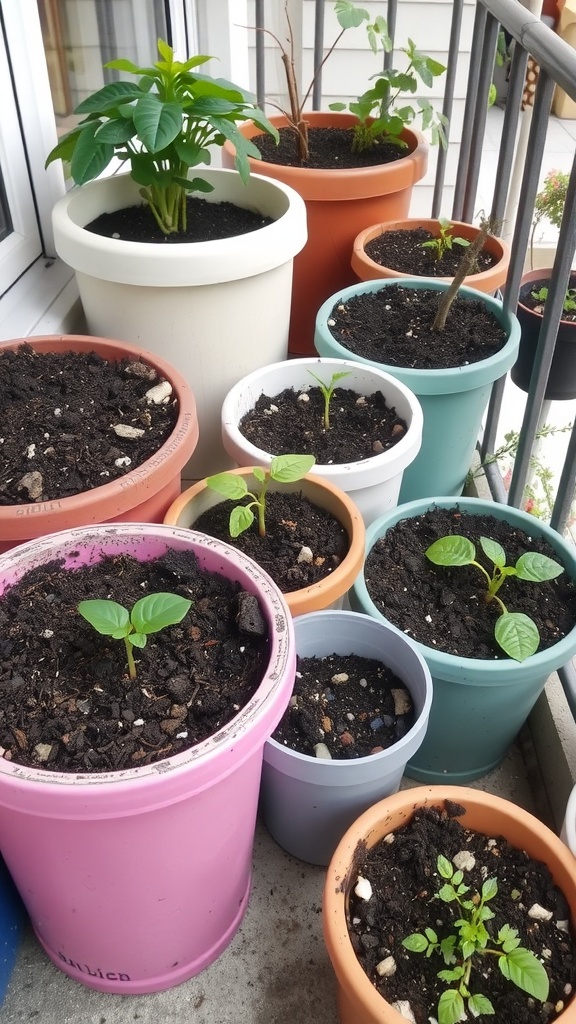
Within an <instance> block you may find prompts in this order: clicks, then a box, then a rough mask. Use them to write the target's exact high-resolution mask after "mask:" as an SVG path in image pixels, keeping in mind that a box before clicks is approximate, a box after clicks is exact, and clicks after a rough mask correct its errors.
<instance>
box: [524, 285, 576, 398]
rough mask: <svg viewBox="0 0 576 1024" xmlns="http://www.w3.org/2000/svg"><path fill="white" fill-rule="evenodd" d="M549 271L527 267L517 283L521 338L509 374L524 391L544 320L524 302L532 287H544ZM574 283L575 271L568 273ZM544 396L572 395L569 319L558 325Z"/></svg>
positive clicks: (573, 330) (574, 355) (575, 328)
mask: <svg viewBox="0 0 576 1024" xmlns="http://www.w3.org/2000/svg"><path fill="white" fill-rule="evenodd" d="M552 273H553V271H552V270H551V269H548V270H531V271H530V272H529V273H527V274H524V277H523V278H522V283H521V285H520V295H519V298H518V309H517V310H516V315H517V317H518V321H519V323H520V328H521V332H522V337H521V340H520V351H519V353H518V360H517V362H516V365H515V366H514V367H513V369H512V373H511V374H510V376H511V377H512V380H513V381H514V383H515V384H516V386H517V387H519V388H521V389H522V391H528V390H529V388H530V380H531V377H532V370H533V368H534V357H535V356H536V349H537V346H538V340H539V338H540V328H541V327H542V321H543V319H544V317H543V316H542V315H541V314H540V313H536V312H535V310H533V309H531V308H530V306H528V305H526V304H525V303H526V298H527V297H528V296H529V295H530V292H531V291H533V290H537V291H539V290H540V288H548V287H549V286H550V278H551V276H552ZM575 286H576V274H572V275H571V277H570V283H569V287H570V288H574V287H575ZM544 398H545V399H546V400H547V401H552V402H565V401H569V400H571V399H574V398H576V323H575V322H574V321H573V320H561V321H560V323H559V324H558V331H557V334H556V342H555V345H554V355H553V356H552V363H551V366H550V373H549V375H548V382H547V384H546V392H545V394H544Z"/></svg>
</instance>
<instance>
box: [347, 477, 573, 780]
mask: <svg viewBox="0 0 576 1024" xmlns="http://www.w3.org/2000/svg"><path fill="white" fill-rule="evenodd" d="M456 505H457V506H458V508H459V509H461V510H463V511H465V512H469V513H471V514H474V513H475V512H476V513H477V514H479V515H480V514H483V515H486V514H487V515H492V516H495V517H496V518H497V519H503V520H506V521H507V522H509V523H510V525H511V526H512V527H513V528H515V529H521V530H523V531H524V532H525V533H527V534H528V535H529V536H532V537H543V538H545V539H546V540H547V541H548V542H549V543H550V544H551V545H552V547H553V548H554V550H555V551H556V552H557V554H558V557H559V560H560V561H561V562H562V564H563V565H564V567H565V570H566V573H567V575H568V576H569V577H571V578H572V579H576V549H575V548H574V547H573V546H572V545H569V544H567V543H566V542H565V541H564V540H563V539H562V537H561V536H560V534H558V533H557V532H556V531H555V530H552V529H550V527H549V526H547V525H546V524H545V523H542V522H540V520H539V519H535V518H534V516H531V515H529V514H528V513H527V512H522V511H520V510H519V509H517V508H514V507H512V506H511V505H501V504H499V503H498V502H492V501H483V500H481V499H479V498H460V499H459V500H458V501H455V500H454V498H453V497H444V498H434V499H426V500H420V501H412V502H410V503H408V504H405V505H400V506H399V507H398V508H396V509H393V510H392V511H389V512H387V513H385V515H383V516H381V517H380V518H379V519H377V520H376V521H375V522H374V523H372V525H371V526H370V527H369V528H368V530H367V531H366V553H367V554H368V553H369V551H370V550H371V548H372V547H373V545H374V544H375V543H376V541H377V540H378V539H379V538H380V537H383V536H384V535H385V533H386V532H387V530H388V529H390V527H392V526H394V525H395V524H396V523H397V522H399V521H400V520H401V519H409V518H415V517H417V516H419V515H422V514H423V513H424V512H427V511H428V509H430V508H433V507H434V506H438V507H440V508H453V507H455V506H456ZM504 547H506V545H504ZM527 585H528V584H527ZM349 598H350V604H351V607H352V608H353V609H354V610H355V611H360V612H364V613H365V614H366V615H372V616H374V617H375V618H377V619H380V620H382V621H384V622H388V620H387V619H386V617H385V616H384V615H382V614H381V612H379V611H378V609H377V608H376V606H375V605H374V603H373V601H372V599H371V598H370V596H369V594H368V590H367V589H366V583H365V580H364V574H363V573H361V574H360V575H359V576H358V577H357V579H356V581H355V583H354V584H353V586H352V589H351V591H350V592H349ZM416 647H417V648H418V650H419V651H420V653H421V654H422V655H423V657H424V659H425V661H426V663H427V664H428V668H429V669H430V674H431V676H432V686H433V697H432V709H431V712H430V718H429V720H428V729H427V731H426V736H425V737H424V742H423V743H422V745H421V747H420V748H419V750H418V751H417V752H416V754H414V755H413V757H412V758H411V759H410V761H409V763H408V766H407V768H406V775H408V776H409V777H410V778H412V779H418V780H419V781H421V782H425V783H442V782H453V783H457V784H458V783H460V784H462V785H465V784H466V783H468V782H471V781H472V780H473V779H478V778H480V777H481V776H482V775H486V773H487V772H489V771H491V770H492V769H493V768H495V767H496V765H497V764H499V762H500V761H501V760H502V758H503V757H504V756H505V754H506V752H507V751H508V748H509V747H510V745H511V744H512V743H513V742H514V739H515V737H516V735H517V733H518V732H519V730H520V728H521V726H522V725H523V724H524V722H525V721H526V718H527V717H528V715H529V713H530V711H531V710H532V707H533V706H534V704H535V703H536V700H537V699H538V697H539V695H540V693H541V692H542V690H543V689H544V686H545V683H546V680H547V678H548V676H549V675H550V673H551V672H554V671H556V669H558V668H560V667H561V666H562V665H564V664H566V662H568V661H569V660H570V658H571V657H573V655H574V654H576V627H574V629H572V630H571V632H570V633H569V634H568V635H567V636H565V637H564V638H563V639H562V640H560V641H559V642H558V643H557V644H554V646H553V647H549V648H548V650H546V651H540V652H538V653H537V654H534V655H532V656H531V657H530V658H527V659H526V661H523V662H518V661H514V660H513V659H511V658H501V659H498V660H495V661H488V660H484V659H478V660H474V659H471V658H458V657H456V656H455V655H453V654H445V653H444V652H442V651H437V650H435V649H434V648H431V647H427V646H425V645H424V644H420V643H416Z"/></svg>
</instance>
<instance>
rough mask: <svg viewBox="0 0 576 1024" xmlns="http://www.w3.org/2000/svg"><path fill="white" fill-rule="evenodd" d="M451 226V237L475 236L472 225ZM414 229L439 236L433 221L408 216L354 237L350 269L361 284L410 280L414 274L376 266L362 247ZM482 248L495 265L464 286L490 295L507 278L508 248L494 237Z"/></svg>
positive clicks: (371, 228) (437, 278)
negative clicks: (380, 279)
mask: <svg viewBox="0 0 576 1024" xmlns="http://www.w3.org/2000/svg"><path fill="white" fill-rule="evenodd" d="M450 223H451V224H452V227H453V231H452V234H453V235H454V236H455V237H456V236H459V237H460V238H466V239H467V240H468V241H469V242H472V241H473V240H474V239H475V238H476V236H477V234H478V230H479V229H478V228H477V227H476V226H475V225H474V224H466V223H464V222H463V221H459V220H454V221H450ZM416 228H424V230H425V231H429V232H430V233H431V234H432V235H434V236H435V237H436V238H437V237H438V235H439V234H440V225H439V222H438V221H437V220H420V218H418V217H410V218H409V219H408V220H395V221H388V222H387V223H386V224H372V225H371V227H369V228H365V229H364V230H363V231H361V232H360V234H358V235H356V238H355V239H354V244H353V247H352V261H351V263H352V270H353V271H354V273H355V274H356V276H357V277H359V278H360V280H361V281H373V280H376V279H378V278H385V279H387V280H388V279H390V278H406V277H414V274H404V273H403V272H402V271H401V270H392V268H391V267H383V266H382V265H381V264H380V263H376V262H375V261H374V260H371V259H370V257H369V256H368V255H367V254H366V249H365V246H366V244H367V243H368V242H371V241H372V240H373V239H374V238H377V237H378V236H379V235H382V234H384V233H385V232H386V231H414V230H415V229H416ZM484 249H485V250H486V251H487V252H489V253H490V254H491V255H492V256H494V257H495V258H496V260H497V263H495V264H494V266H493V267H490V269H489V270H483V271H482V273H480V274H470V275H469V276H468V277H465V278H464V284H465V285H467V286H468V288H476V289H477V291H479V292H485V293H487V294H490V295H492V294H493V293H494V292H495V291H496V290H497V289H498V288H501V287H502V285H503V284H504V282H505V280H506V277H507V276H508V265H509V263H510V248H509V246H508V244H507V242H505V241H504V239H503V238H496V237H494V235H489V236H488V238H487V239H486V242H485V243H484ZM434 280H435V281H451V280H452V278H451V277H435V278H434Z"/></svg>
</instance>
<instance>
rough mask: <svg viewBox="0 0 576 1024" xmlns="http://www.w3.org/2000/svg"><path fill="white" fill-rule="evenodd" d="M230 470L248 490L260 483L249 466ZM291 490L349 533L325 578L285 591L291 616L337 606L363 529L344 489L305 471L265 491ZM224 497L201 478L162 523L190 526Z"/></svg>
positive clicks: (359, 553) (350, 578)
mask: <svg viewBox="0 0 576 1024" xmlns="http://www.w3.org/2000/svg"><path fill="white" fill-rule="evenodd" d="M231 472H232V473H234V474H235V475H238V476H244V477H246V478H247V483H248V488H249V490H252V491H253V490H254V489H255V488H257V487H258V486H259V485H258V482H257V481H256V479H255V477H253V476H252V469H251V468H250V469H248V468H246V467H241V468H240V469H233V470H231ZM294 490H298V491H302V493H303V494H304V495H305V496H306V497H307V498H308V499H309V500H310V501H312V502H314V503H315V504H316V505H319V506H320V507H321V508H325V509H327V510H328V511H329V512H331V513H332V515H333V516H334V517H335V518H336V519H338V521H339V522H340V523H341V524H342V526H343V527H344V529H345V530H346V533H347V534H348V538H349V541H350V547H349V549H348V554H347V555H346V557H345V558H344V559H343V560H342V562H341V563H340V565H339V566H337V568H336V569H334V571H333V572H331V573H330V575H329V576H327V577H326V578H325V579H323V580H320V581H319V582H318V583H314V584H312V586H310V587H305V588H304V589H302V590H292V591H290V592H289V593H285V594H284V597H285V598H286V603H287V605H288V607H289V609H290V611H291V612H292V615H303V614H304V613H305V612H317V611H322V609H324V608H336V607H340V606H341V603H342V599H343V597H344V594H346V593H347V591H348V590H349V589H350V587H351V586H352V584H353V582H354V580H355V579H356V576H357V575H358V573H359V572H360V570H361V568H362V565H363V562H364V541H365V530H364V522H363V520H362V516H361V514H360V511H359V510H358V508H357V507H356V505H355V504H354V502H353V501H351V499H350V498H349V497H348V495H347V494H345V493H344V491H341V490H340V488H338V487H334V485H333V484H330V483H328V481H327V480H322V479H320V477H317V476H314V475H313V474H312V473H308V474H307V475H306V476H305V477H303V478H302V479H301V480H298V481H297V482H296V483H291V484H280V483H277V482H276V481H275V480H272V481H271V482H270V485H269V488H268V493H270V492H271V491H284V492H286V491H294ZM223 500H224V499H223V498H222V496H221V495H220V494H217V492H216V491H213V490H211V489H210V488H209V487H207V486H206V481H205V480H200V481H199V482H198V483H197V484H194V486H193V487H189V488H188V489H187V490H186V491H183V493H182V494H181V495H180V497H179V498H177V499H176V501H174V502H173V503H172V505H171V506H170V508H169V509H168V511H167V512H166V515H165V517H164V522H165V523H168V524H169V525H170V526H187V527H192V526H193V525H194V523H195V522H196V520H197V519H198V517H199V516H201V515H202V513H203V512H206V511H207V509H209V508H212V507H213V506H214V505H217V504H219V503H220V502H221V501H223Z"/></svg>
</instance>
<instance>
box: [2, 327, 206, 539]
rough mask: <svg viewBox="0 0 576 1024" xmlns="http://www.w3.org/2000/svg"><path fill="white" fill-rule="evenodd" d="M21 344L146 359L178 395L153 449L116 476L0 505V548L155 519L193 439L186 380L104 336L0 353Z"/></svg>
mask: <svg viewBox="0 0 576 1024" xmlns="http://www.w3.org/2000/svg"><path fill="white" fill-rule="evenodd" d="M24 342H25V343H26V344H27V345H30V346H31V347H32V348H33V349H35V351H37V352H62V351H67V352H70V351H72V352H97V353H98V355H100V356H102V358H103V359H108V360H111V361H118V360H119V359H123V358H125V357H131V358H132V359H134V360H138V361H141V362H144V363H147V364H148V365H149V366H153V367H154V369H155V370H156V371H157V372H158V374H159V375H160V376H161V377H165V378H166V380H168V381H170V383H171V385H172V389H173V393H174V394H175V395H176V397H177V399H178V419H177V421H176V425H175V427H174V430H173V432H172V434H171V435H170V437H169V438H168V440H167V441H165V442H164V444H163V445H162V447H161V448H159V450H158V451H157V453H156V454H155V455H154V456H152V458H150V459H147V460H146V462H143V463H142V465H141V466H136V467H135V469H134V470H133V471H132V472H130V473H126V475H125V476H122V477H119V479H117V480H112V481H110V483H107V484H103V485H102V486H101V487H94V488H93V489H92V490H90V491H82V492H81V493H80V494H73V495H71V496H70V497H68V498H56V499H54V500H53V501H46V502H40V503H30V504H26V505H0V552H2V551H8V550H9V549H10V548H12V547H14V546H15V545H16V544H22V543H23V542H24V541H26V540H34V539H35V538H36V537H42V536H44V534H47V533H54V532H55V531H57V530H67V529H70V528H71V527H74V526H90V525H91V524H92V523H106V522H113V523H118V522H143V523H161V522H162V518H163V516H164V513H165V511H166V509H167V508H168V506H169V505H170V503H171V502H172V501H174V499H175V498H176V496H177V495H178V494H179V493H180V488H181V484H180V473H181V470H182V468H183V466H184V465H185V464H186V462H187V461H188V459H189V458H190V456H191V455H192V452H193V451H194V449H195V447H196V443H197V441H198V419H197V416H196V403H195V400H194V395H193V394H192V391H191V389H190V386H189V384H188V383H187V382H186V381H185V380H184V378H183V377H182V376H181V374H180V373H178V371H177V370H175V369H174V367H172V366H170V364H169V363H167V362H165V361H164V359H161V358H160V356H155V355H152V353H150V352H148V351H146V350H145V349H143V348H142V346H141V345H130V344H128V342H121V341H111V340H109V339H108V338H98V337H95V338H92V337H85V336H83V335H76V334H65V335H61V336H56V335H42V336H41V337H40V336H39V337H37V338H17V339H15V340H14V341H7V342H1V343H0V352H2V350H3V349H15V348H17V347H18V346H19V345H22V344H23V343H24Z"/></svg>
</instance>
